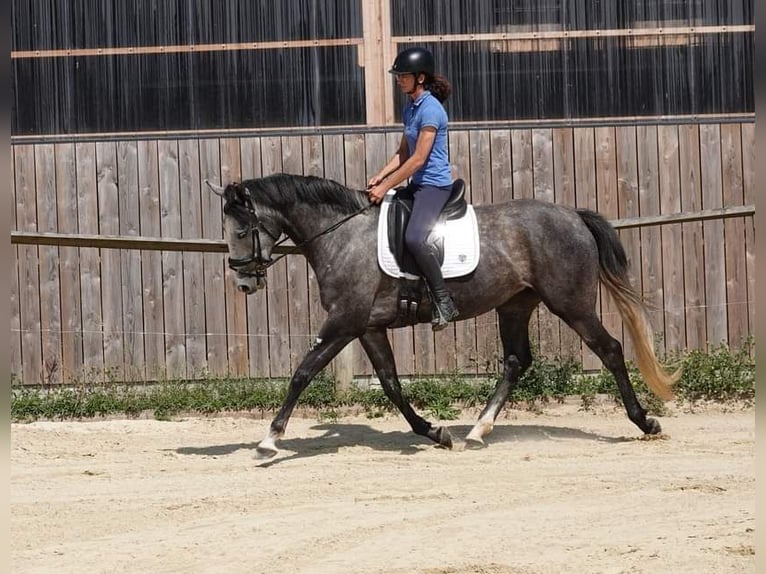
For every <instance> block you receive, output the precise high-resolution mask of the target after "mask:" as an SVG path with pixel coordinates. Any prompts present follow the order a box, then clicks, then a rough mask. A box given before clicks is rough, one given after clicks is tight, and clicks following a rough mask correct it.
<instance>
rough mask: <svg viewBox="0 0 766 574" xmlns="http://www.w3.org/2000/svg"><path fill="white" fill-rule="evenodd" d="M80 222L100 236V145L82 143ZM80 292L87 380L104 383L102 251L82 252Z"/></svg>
mask: <svg viewBox="0 0 766 574" xmlns="http://www.w3.org/2000/svg"><path fill="white" fill-rule="evenodd" d="M75 153H76V158H77V159H76V161H77V220H78V230H79V231H80V232H83V233H99V229H98V219H99V218H98V193H97V183H96V145H95V144H93V143H78V144H76V146H75ZM80 289H81V302H82V331H83V336H82V339H83V359H84V360H83V364H84V367H85V368H86V369H87V371H88V372H87V373H86V377H87V378H89V379H93V380H102V379H103V375H104V334H103V315H102V311H101V265H100V253H99V250H98V249H81V250H80Z"/></svg>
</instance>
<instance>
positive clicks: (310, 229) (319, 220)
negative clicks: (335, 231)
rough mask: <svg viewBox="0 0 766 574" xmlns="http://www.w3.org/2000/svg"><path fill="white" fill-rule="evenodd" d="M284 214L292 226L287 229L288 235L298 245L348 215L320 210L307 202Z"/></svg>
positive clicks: (318, 234) (319, 234)
mask: <svg viewBox="0 0 766 574" xmlns="http://www.w3.org/2000/svg"><path fill="white" fill-rule="evenodd" d="M283 216H284V218H285V220H286V221H287V224H288V225H289V228H290V229H289V230H287V235H288V236H289V237H290V239H292V240H293V242H294V243H295V244H296V245H297V244H299V243H303V242H307V241H312V238H314V237H317V236H321V234H322V233H323V232H325V231H326V230H327V229H329V228H330V227H332V226H333V225H335V224H336V223H337V222H338V221H340V220H341V219H343V218H344V217H346V216H345V215H342V214H340V213H334V212H331V211H324V210H319V209H317V208H316V207H313V206H310V205H306V204H299V205H295V206H293V207H292V208H291V209H290V210H289V211H288V212H287V213H284V214H283Z"/></svg>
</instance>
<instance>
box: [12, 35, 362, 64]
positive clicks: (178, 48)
mask: <svg viewBox="0 0 766 574" xmlns="http://www.w3.org/2000/svg"><path fill="white" fill-rule="evenodd" d="M364 42H365V39H364V38H322V39H318V38H317V39H309V40H275V41H272V42H226V43H220V44H182V45H171V46H114V47H111V48H66V49H63V50H61V49H59V50H15V51H12V52H11V59H14V60H16V59H29V58H35V59H36V58H82V57H93V56H99V57H100V56H135V55H148V54H201V53H206V52H240V51H254V50H286V49H301V48H317V47H324V48H328V47H332V46H362V45H363V44H364Z"/></svg>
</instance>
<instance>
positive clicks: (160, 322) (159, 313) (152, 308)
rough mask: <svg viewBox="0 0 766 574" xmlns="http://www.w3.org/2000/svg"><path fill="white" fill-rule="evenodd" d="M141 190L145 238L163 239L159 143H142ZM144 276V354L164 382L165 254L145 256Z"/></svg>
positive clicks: (151, 374)
mask: <svg viewBox="0 0 766 574" xmlns="http://www.w3.org/2000/svg"><path fill="white" fill-rule="evenodd" d="M138 188H139V191H140V196H139V213H140V223H141V234H142V235H149V236H154V237H159V236H160V235H161V234H162V232H161V230H160V176H159V164H158V156H157V142H156V141H145V140H143V141H139V142H138ZM141 276H142V278H143V290H144V298H143V299H144V300H143V308H144V331H145V332H144V352H145V356H146V377H147V379H149V380H158V379H164V378H165V377H166V370H165V316H164V314H163V307H164V306H163V291H162V254H161V253H160V252H158V251H147V252H143V253H142V254H141Z"/></svg>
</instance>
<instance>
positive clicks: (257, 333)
mask: <svg viewBox="0 0 766 574" xmlns="http://www.w3.org/2000/svg"><path fill="white" fill-rule="evenodd" d="M240 153H241V154H242V177H243V179H251V178H253V179H258V178H260V177H261V140H260V138H243V139H242V141H241V142H240ZM211 195H212V194H211ZM219 203H220V202H219ZM246 302H247V333H248V338H247V347H248V355H249V366H250V376H251V377H268V376H269V374H270V370H269V313H268V300H267V297H266V293H265V292H260V293H255V294H253V295H251V296H249V297H247V299H246Z"/></svg>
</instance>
